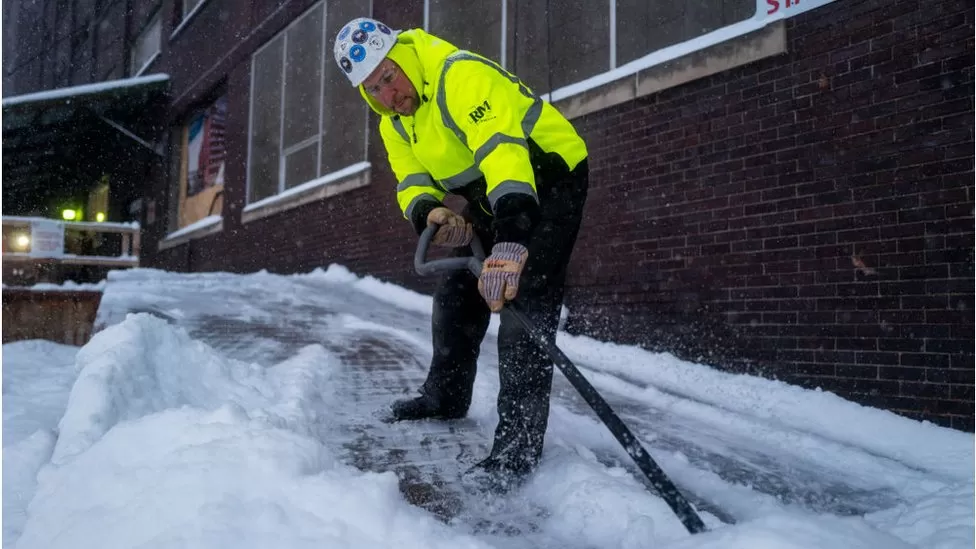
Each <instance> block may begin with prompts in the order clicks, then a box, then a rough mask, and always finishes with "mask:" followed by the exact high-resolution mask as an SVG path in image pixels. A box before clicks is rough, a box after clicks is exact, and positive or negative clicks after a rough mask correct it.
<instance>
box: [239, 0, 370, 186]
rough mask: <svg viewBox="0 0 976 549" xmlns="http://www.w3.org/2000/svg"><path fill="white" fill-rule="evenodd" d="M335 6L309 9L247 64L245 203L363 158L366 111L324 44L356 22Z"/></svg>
mask: <svg viewBox="0 0 976 549" xmlns="http://www.w3.org/2000/svg"><path fill="white" fill-rule="evenodd" d="M335 4H342V3H340V2H331V3H330V6H329V7H328V11H327V10H326V7H325V5H324V4H323V3H321V2H320V3H319V4H317V5H315V6H313V7H312V8H311V9H310V10H308V11H307V12H305V14H303V15H302V16H301V17H299V18H298V19H296V20H295V21H294V22H292V23H291V24H290V25H289V26H288V27H287V28H286V29H285V30H284V31H282V32H281V33H280V34H279V35H278V36H276V37H275V38H273V39H272V40H271V41H270V42H268V43H267V44H266V45H264V46H263V47H262V48H261V49H260V50H258V51H257V52H256V53H255V54H254V56H253V57H252V60H251V121H250V124H251V128H250V135H249V147H250V150H249V157H248V203H253V202H257V201H259V200H262V199H264V198H268V197H270V196H274V195H276V194H279V193H281V192H283V191H285V190H287V189H290V188H292V187H295V186H298V185H301V184H303V183H308V182H309V181H313V180H315V179H318V178H320V177H324V176H327V175H329V174H331V173H334V172H337V171H339V170H341V169H343V168H346V167H348V166H350V165H352V164H356V163H358V162H362V161H364V160H365V158H366V124H367V118H366V109H367V107H366V105H365V103H364V102H363V101H362V99H360V98H359V94H358V93H356V92H355V90H352V89H350V87H349V81H348V80H346V78H345V76H344V75H343V74H341V73H340V71H339V69H338V67H336V66H335V62H334V61H333V59H332V52H331V48H330V47H329V44H330V42H329V40H328V39H327V36H329V35H328V34H327V28H328V29H329V30H333V31H338V26H341V25H343V24H345V22H347V21H348V20H349V19H352V18H353V17H355V14H352V13H338V10H340V9H342V6H336V5H335ZM326 16H328V17H326ZM327 18H328V19H329V20H331V21H335V25H332V27H336V28H334V29H332V28H330V27H328V26H327V24H326V19H327Z"/></svg>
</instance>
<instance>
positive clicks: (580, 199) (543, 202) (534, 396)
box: [421, 160, 589, 471]
mask: <svg viewBox="0 0 976 549" xmlns="http://www.w3.org/2000/svg"><path fill="white" fill-rule="evenodd" d="M535 175H536V188H537V189H538V193H539V203H540V207H541V208H540V209H541V212H540V213H541V215H540V219H539V222H538V224H537V225H536V227H535V229H534V230H533V232H532V237H531V240H530V241H529V244H528V250H529V255H528V261H527V262H526V265H525V269H524V270H523V272H522V276H521V279H520V282H519V289H518V295H517V296H516V298H515V301H516V303H518V305H519V307H520V308H521V309H522V311H524V312H525V313H526V315H527V316H528V317H529V318H530V319H531V320H532V322H533V323H534V324H535V325H536V326H538V327H539V329H540V330H541V331H542V332H543V333H545V334H546V335H547V336H548V337H550V338H555V334H556V328H557V325H558V322H559V313H560V308H561V306H562V301H563V291H564V287H565V281H566V270H567V266H568V264H569V260H570V255H571V254H572V251H573V246H574V245H575V243H576V236H577V234H578V232H579V226H580V221H581V218H582V214H583V205H584V203H585V201H586V192H587V185H588V176H589V173H588V167H587V162H586V161H585V160H584V161H583V162H581V163H580V164H579V165H578V166H577V168H576V169H575V170H573V171H572V172H570V171H568V169H567V168H566V165H565V164H564V163H562V162H561V161H560V162H558V163H553V162H550V163H546V164H543V165H542V166H541V168H539V169H537V170H536V174H535ZM463 215H464V216H465V217H466V218H467V219H469V220H470V221H472V223H473V224H474V227H475V232H476V233H477V235H478V237H479V238H480V239H481V241H482V243H483V244H484V247H485V251H486V252H488V253H490V250H491V246H492V245H493V244H494V243H493V242H492V237H491V231H490V217H488V216H487V215H486V214H484V213H483V211H481V209H480V208H479V207H478V206H476V205H469V207H468V208H465V210H464V212H463ZM455 255H458V256H470V255H471V252H470V250H469V249H467V248H462V249H458V250H456V251H455ZM489 318H490V312H489V310H488V306H487V304H486V303H485V301H484V299H483V298H482V297H481V295H480V294H479V292H478V279H477V278H476V277H475V276H474V275H472V274H471V273H470V272H468V271H454V272H451V273H449V274H447V275H445V276H444V277H443V278H442V280H441V281H440V284H439V285H438V288H437V290H436V292H435V294H434V310H433V320H432V328H433V336H434V337H433V344H434V356H433V360H432V361H431V366H430V372H429V374H428V376H427V381H426V382H425V383H424V386H423V387H422V389H421V392H422V393H424V394H426V395H429V396H431V397H433V398H434V399H435V400H436V401H438V402H439V403H440V408H441V411H442V412H443V413H445V415H451V416H461V415H463V414H464V413H465V412H466V411H467V409H468V407H469V406H470V404H471V393H472V389H473V385H474V379H475V373H476V370H477V360H478V354H479V351H480V346H481V342H482V340H483V339H484V335H485V331H486V330H487V328H488V321H489ZM552 368H553V365H552V361H551V359H549V357H548V355H547V354H546V353H545V352H544V351H542V350H541V349H540V348H539V347H538V346H537V345H536V344H535V343H533V342H532V340H531V339H530V338H529V336H528V335H527V334H526V332H525V331H524V330H523V329H522V327H521V325H520V324H519V323H518V321H517V320H516V319H515V318H513V317H512V316H511V314H510V313H509V312H508V311H507V309H503V310H502V313H501V328H500V329H499V333H498V371H499V377H500V382H501V388H500V390H499V393H498V427H497V428H496V430H495V441H494V445H493V447H492V452H491V458H494V459H495V460H497V461H498V462H500V464H501V465H503V466H504V467H506V468H508V469H512V470H515V471H527V470H530V469H532V468H533V467H534V466H535V465H536V464H537V463H538V461H539V458H540V457H541V455H542V445H543V439H544V436H545V432H546V428H547V425H548V420H549V394H550V391H551V388H552Z"/></svg>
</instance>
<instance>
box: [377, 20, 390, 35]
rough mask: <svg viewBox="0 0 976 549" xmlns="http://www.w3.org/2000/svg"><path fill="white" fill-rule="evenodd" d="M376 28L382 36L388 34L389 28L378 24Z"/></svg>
mask: <svg viewBox="0 0 976 549" xmlns="http://www.w3.org/2000/svg"><path fill="white" fill-rule="evenodd" d="M376 27H377V28H378V29H380V32H382V33H383V34H390V27H387V26H386V25H384V24H383V23H378V24H377V25H376Z"/></svg>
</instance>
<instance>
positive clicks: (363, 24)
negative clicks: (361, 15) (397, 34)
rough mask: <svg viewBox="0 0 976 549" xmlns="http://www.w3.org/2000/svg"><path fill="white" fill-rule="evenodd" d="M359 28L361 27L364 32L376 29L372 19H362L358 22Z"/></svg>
mask: <svg viewBox="0 0 976 549" xmlns="http://www.w3.org/2000/svg"><path fill="white" fill-rule="evenodd" d="M359 28H361V29H363V30H364V31H366V32H373V31H374V30H376V25H374V24H373V23H372V21H362V22H360V23H359Z"/></svg>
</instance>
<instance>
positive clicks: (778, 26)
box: [555, 21, 786, 119]
mask: <svg viewBox="0 0 976 549" xmlns="http://www.w3.org/2000/svg"><path fill="white" fill-rule="evenodd" d="M783 53H786V24H785V23H784V22H783V21H777V22H775V23H773V24H770V25H768V26H766V27H764V28H762V29H760V30H757V31H755V32H751V33H749V34H745V35H742V36H740V37H737V38H735V39H732V40H729V41H726V42H722V43H720V44H716V45H714V46H711V47H708V48H705V49H702V50H699V51H696V52H694V53H690V54H688V55H685V56H684V57H679V58H678V59H675V60H673V61H668V62H666V63H662V64H660V65H655V66H653V67H650V68H647V69H644V70H642V71H640V72H638V73H636V74H633V75H630V76H627V77H624V78H621V79H619V80H615V81H613V82H608V83H607V84H604V85H602V86H600V87H598V88H594V89H591V90H587V91H585V92H582V93H579V94H576V95H573V96H571V97H568V98H566V99H561V100H559V101H557V102H556V103H555V106H556V108H558V109H559V111H560V112H562V113H563V115H564V116H566V117H567V118H570V119H572V118H579V117H580V116H585V115H587V114H590V113H593V112H596V111H601V110H603V109H608V108H610V107H613V106H615V105H619V104H621V103H626V102H627V101H631V100H633V99H637V98H638V97H643V96H646V95H650V94H652V93H657V92H659V91H662V90H666V89H668V88H672V87H674V86H680V85H681V84H686V83H688V82H691V81H693V80H697V79H699V78H704V77H706V76H711V75H713V74H717V73H720V72H724V71H727V70H729V69H734V68H735V67H740V66H742V65H747V64H749V63H753V62H755V61H759V60H760V59H764V58H766V57H772V56H774V55H780V54H783Z"/></svg>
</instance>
